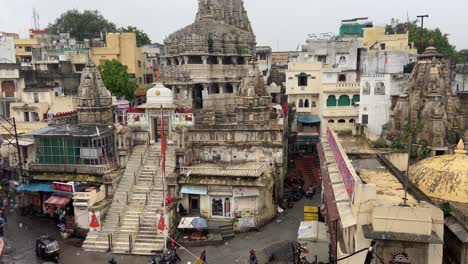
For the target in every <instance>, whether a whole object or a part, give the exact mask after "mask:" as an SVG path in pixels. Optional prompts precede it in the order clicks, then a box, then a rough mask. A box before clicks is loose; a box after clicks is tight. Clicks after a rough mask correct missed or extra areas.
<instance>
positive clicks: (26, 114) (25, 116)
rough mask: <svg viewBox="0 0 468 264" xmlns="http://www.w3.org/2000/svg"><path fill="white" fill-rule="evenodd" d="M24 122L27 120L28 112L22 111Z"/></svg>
mask: <svg viewBox="0 0 468 264" xmlns="http://www.w3.org/2000/svg"><path fill="white" fill-rule="evenodd" d="M23 115H24V122H29V112H24V114H23Z"/></svg>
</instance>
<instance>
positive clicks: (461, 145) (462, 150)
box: [455, 139, 466, 155]
mask: <svg viewBox="0 0 468 264" xmlns="http://www.w3.org/2000/svg"><path fill="white" fill-rule="evenodd" d="M455 154H456V155H466V150H465V143H463V139H460V141H459V142H458V145H457V147H456V148H455Z"/></svg>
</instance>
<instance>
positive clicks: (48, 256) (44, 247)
mask: <svg viewBox="0 0 468 264" xmlns="http://www.w3.org/2000/svg"><path fill="white" fill-rule="evenodd" d="M59 250H60V247H59V244H58V242H57V240H55V239H54V238H51V237H49V236H42V237H40V238H38V239H37V240H36V256H37V257H39V258H40V259H42V260H45V261H53V262H55V263H58V259H59V255H60V253H59Z"/></svg>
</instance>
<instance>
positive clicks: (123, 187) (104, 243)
mask: <svg viewBox="0 0 468 264" xmlns="http://www.w3.org/2000/svg"><path fill="white" fill-rule="evenodd" d="M146 150H147V147H146V146H145V145H137V146H135V147H134V148H133V150H132V154H131V156H130V159H129V161H128V163H127V167H126V168H125V172H124V174H123V176H122V178H121V179H120V182H119V183H118V186H117V189H116V192H115V194H114V198H113V200H112V204H111V206H110V208H109V210H108V211H107V214H106V216H105V218H103V219H102V220H103V221H102V223H101V224H102V228H101V231H100V232H89V233H88V236H87V237H86V240H85V242H84V243H83V249H84V250H85V251H98V252H106V251H108V249H109V234H113V241H115V240H116V239H117V237H118V236H117V235H116V234H114V233H115V232H116V231H117V229H118V226H119V221H120V222H122V220H123V219H119V218H121V217H122V212H124V211H125V208H126V207H127V206H126V203H127V196H130V195H131V190H132V187H133V184H134V179H135V175H136V174H138V173H139V170H140V168H141V166H142V158H144V157H145V156H146V152H147V151H146ZM129 199H130V197H129Z"/></svg>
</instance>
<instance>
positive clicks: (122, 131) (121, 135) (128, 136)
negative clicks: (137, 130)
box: [115, 124, 133, 149]
mask: <svg viewBox="0 0 468 264" xmlns="http://www.w3.org/2000/svg"><path fill="white" fill-rule="evenodd" d="M115 129H116V133H117V148H119V149H127V148H129V147H132V146H133V136H132V129H131V128H130V127H127V126H124V125H122V124H118V125H117V126H116V127H115Z"/></svg>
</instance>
